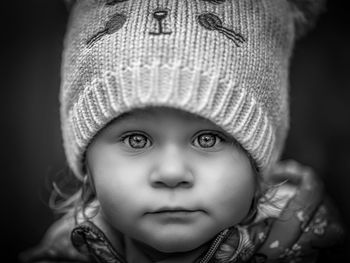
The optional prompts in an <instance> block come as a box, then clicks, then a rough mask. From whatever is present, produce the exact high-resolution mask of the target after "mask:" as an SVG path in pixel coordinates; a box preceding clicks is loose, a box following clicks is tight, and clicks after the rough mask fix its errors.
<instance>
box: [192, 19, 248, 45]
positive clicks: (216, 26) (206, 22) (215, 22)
mask: <svg viewBox="0 0 350 263" xmlns="http://www.w3.org/2000/svg"><path fill="white" fill-rule="evenodd" d="M197 20H198V23H199V24H200V25H201V26H202V27H204V28H206V29H208V30H217V31H219V32H220V33H222V34H224V35H225V36H226V37H228V38H229V39H230V40H232V41H233V43H235V45H236V46H237V47H239V46H240V44H243V43H244V42H245V41H246V40H245V39H244V37H243V36H242V35H241V34H239V33H236V32H235V31H233V30H232V29H229V28H226V27H224V26H223V25H222V21H221V19H220V18H219V17H218V16H217V15H214V14H212V13H205V14H201V15H199V16H198V18H197Z"/></svg>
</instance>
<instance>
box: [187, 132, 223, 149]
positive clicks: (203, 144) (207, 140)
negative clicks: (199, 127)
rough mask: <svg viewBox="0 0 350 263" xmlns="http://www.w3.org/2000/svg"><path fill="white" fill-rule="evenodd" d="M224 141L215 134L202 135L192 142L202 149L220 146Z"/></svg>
mask: <svg viewBox="0 0 350 263" xmlns="http://www.w3.org/2000/svg"><path fill="white" fill-rule="evenodd" d="M221 141H222V139H221V138H220V137H219V136H218V135H216V134H213V133H202V134H200V135H198V136H196V138H194V140H193V141H192V143H193V145H194V146H196V147H200V148H212V147H214V146H216V145H217V144H219V143H220V142H221Z"/></svg>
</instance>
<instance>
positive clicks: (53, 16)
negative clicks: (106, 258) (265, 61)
mask: <svg viewBox="0 0 350 263" xmlns="http://www.w3.org/2000/svg"><path fill="white" fill-rule="evenodd" d="M4 2H5V3H2V12H1V13H2V14H1V20H4V21H3V22H2V23H1V25H2V26H1V30H2V39H3V40H2V45H3V46H4V47H3V48H2V51H1V53H2V55H1V56H2V58H1V61H2V62H3V63H2V64H3V67H2V70H1V71H2V78H4V81H3V82H2V85H3V86H2V88H1V110H2V113H3V114H2V115H4V116H5V118H4V120H3V121H2V122H1V124H2V129H1V130H2V140H1V142H2V144H1V149H2V153H3V154H2V157H1V159H2V162H3V165H2V183H1V184H0V185H1V191H0V192H1V195H4V196H3V197H1V199H0V200H2V201H3V202H4V203H3V204H2V206H3V207H5V210H2V214H3V216H2V218H3V220H2V221H1V222H2V224H1V229H2V230H1V237H0V239H1V242H2V244H1V249H2V251H1V254H0V259H1V262H17V254H18V253H19V252H20V251H22V250H24V249H27V248H28V247H31V246H33V245H35V244H37V242H38V241H39V240H40V238H41V237H42V235H43V234H44V232H45V230H46V229H47V227H48V226H49V225H50V224H51V223H52V221H53V215H52V213H51V212H50V209H49V208H48V206H47V202H48V191H47V188H46V178H47V177H48V176H52V175H54V174H57V173H59V172H60V171H61V170H62V169H64V168H65V166H66V165H65V157H64V154H63V149H62V142H61V135H60V123H59V103H58V91H59V82H60V60H61V50H62V40H63V35H64V31H65V26H66V22H67V16H68V13H67V10H66V9H65V6H64V5H63V3H62V0H26V1H25V0H22V1H21V0H20V1H4ZM337 2H338V4H337ZM339 2H340V1H329V3H328V12H327V13H325V14H324V15H322V16H321V19H320V20H319V23H318V25H317V27H316V28H315V29H314V30H313V31H312V32H311V33H310V34H309V35H307V36H306V37H304V38H303V39H301V40H300V41H299V42H298V44H297V46H296V48H295V54H294V57H293V61H292V67H291V83H292V89H291V116H292V122H291V131H290V135H289V138H288V141H287V146H286V150H285V154H284V158H293V159H296V160H298V161H300V162H301V163H303V164H307V165H310V166H312V167H313V168H315V170H316V171H317V172H318V174H319V175H320V176H321V177H322V178H323V180H324V181H325V186H326V189H327V191H328V193H329V195H330V196H331V197H332V198H333V201H334V203H335V204H336V205H337V206H338V208H339V210H340V213H341V215H342V217H343V220H344V222H345V224H346V225H349V223H350V202H349V201H348V200H349V199H350V50H349V49H350V31H349V29H348V27H347V24H348V23H347V22H348V21H347V19H348V16H349V14H348V12H347V9H346V8H345V6H340V5H339ZM343 4H345V3H343ZM327 255H328V258H327V256H325V257H323V261H322V262H327V261H328V262H329V261H332V262H341V261H342V262H345V261H347V262H349V259H350V244H349V241H346V243H345V244H344V245H343V246H341V247H339V248H338V249H336V250H335V251H333V252H332V254H330V255H329V254H327ZM344 260H345V261H344Z"/></svg>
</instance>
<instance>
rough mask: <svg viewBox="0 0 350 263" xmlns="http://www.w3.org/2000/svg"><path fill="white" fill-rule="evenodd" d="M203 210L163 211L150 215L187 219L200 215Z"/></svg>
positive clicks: (161, 217) (164, 218)
mask: <svg viewBox="0 0 350 263" xmlns="http://www.w3.org/2000/svg"><path fill="white" fill-rule="evenodd" d="M201 213H203V212H202V211H161V212H156V213H150V214H149V215H151V216H153V217H156V218H158V219H161V220H167V221H187V220H193V219H195V218H196V217H198V216H199V215H200V214H201Z"/></svg>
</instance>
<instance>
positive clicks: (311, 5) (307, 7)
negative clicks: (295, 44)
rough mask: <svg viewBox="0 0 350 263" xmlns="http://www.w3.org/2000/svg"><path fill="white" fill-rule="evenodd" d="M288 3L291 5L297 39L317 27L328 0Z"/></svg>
mask: <svg viewBox="0 0 350 263" xmlns="http://www.w3.org/2000/svg"><path fill="white" fill-rule="evenodd" d="M288 2H289V3H290V4H291V10H292V13H293V14H292V15H293V17H294V23H295V29H296V36H297V38H299V37H301V36H303V35H304V34H305V33H306V32H307V31H309V30H310V29H311V28H312V27H313V26H314V25H315V23H316V20H317V18H318V16H319V15H320V13H321V12H322V11H324V10H325V6H326V0H288Z"/></svg>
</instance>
